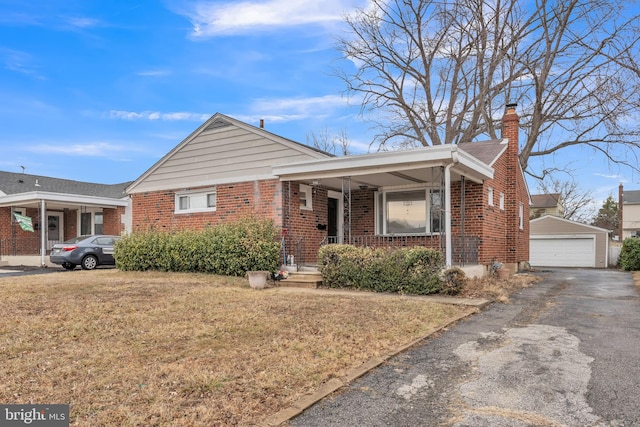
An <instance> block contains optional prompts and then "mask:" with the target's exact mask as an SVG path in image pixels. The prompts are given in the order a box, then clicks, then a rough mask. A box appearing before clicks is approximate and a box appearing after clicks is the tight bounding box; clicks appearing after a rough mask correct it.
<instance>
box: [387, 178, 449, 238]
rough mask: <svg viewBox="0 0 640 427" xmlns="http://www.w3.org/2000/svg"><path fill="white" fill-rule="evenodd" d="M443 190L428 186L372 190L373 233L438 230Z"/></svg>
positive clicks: (441, 220) (392, 233)
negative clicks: (374, 202) (373, 203)
mask: <svg viewBox="0 0 640 427" xmlns="http://www.w3.org/2000/svg"><path fill="white" fill-rule="evenodd" d="M443 196H444V192H440V191H439V190H432V189H428V188H415V189H406V190H383V191H379V192H377V194H376V207H375V210H376V234H378V235H411V234H427V233H438V232H440V231H441V230H442V229H443V227H444V209H443V207H444V199H443Z"/></svg>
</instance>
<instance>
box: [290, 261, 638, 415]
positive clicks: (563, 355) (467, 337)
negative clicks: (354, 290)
mask: <svg viewBox="0 0 640 427" xmlns="http://www.w3.org/2000/svg"><path fill="white" fill-rule="evenodd" d="M538 274H539V275H541V276H542V277H543V278H544V280H543V281H541V282H540V283H538V284H536V285H535V286H533V287H532V288H529V289H525V290H523V291H521V292H519V293H518V294H516V295H514V296H513V297H512V302H511V303H509V304H493V305H492V306H490V307H489V308H487V309H485V311H483V312H482V313H480V314H478V315H475V316H472V317H470V318H468V319H466V320H464V321H461V322H459V323H458V324H457V325H455V326H452V327H450V328H449V330H448V331H446V332H444V333H441V334H440V335H439V336H437V337H433V338H432V339H429V340H427V341H426V342H425V343H424V344H423V345H420V346H417V347H414V348H413V349H411V350H409V351H407V352H406V353H403V354H401V355H399V356H397V357H395V358H392V359H390V360H389V361H388V362H387V363H385V364H383V365H382V366H380V367H379V368H377V369H375V370H373V371H371V372H370V373H368V374H366V375H365V376H363V377H361V378H360V379H358V380H356V381H355V382H353V383H351V384H350V385H349V386H347V387H345V388H343V389H341V390H339V391H338V392H336V393H334V394H333V395H331V396H330V397H328V398H326V399H324V400H322V401H321V402H319V403H318V404H316V405H314V406H312V407H311V408H309V409H308V410H306V411H305V412H304V413H303V414H301V415H300V416H298V417H296V418H294V419H293V420H291V421H290V423H289V424H290V425H292V426H323V427H327V426H444V425H447V426H509V427H518V426H522V427H524V426H581V427H582V426H636V425H640V405H638V398H640V381H638V378H640V294H639V292H638V289H636V287H635V286H634V284H633V281H632V277H631V274H629V273H623V272H618V271H612V270H577V269H555V268H554V269H552V270H551V271H548V272H542V273H538Z"/></svg>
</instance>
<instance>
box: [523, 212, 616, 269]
mask: <svg viewBox="0 0 640 427" xmlns="http://www.w3.org/2000/svg"><path fill="white" fill-rule="evenodd" d="M608 253H609V230H606V229H604V228H599V227H594V226H592V225H586V224H581V223H579V222H575V221H570V220H568V219H564V218H560V217H557V216H551V215H545V216H543V217H540V218H536V219H532V220H531V221H530V235H529V258H530V261H529V262H530V264H531V266H533V267H594V268H606V267H607V265H608V259H607V256H608Z"/></svg>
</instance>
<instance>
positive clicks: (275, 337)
mask: <svg viewBox="0 0 640 427" xmlns="http://www.w3.org/2000/svg"><path fill="white" fill-rule="evenodd" d="M472 310H473V309H471V308H468V307H461V306H454V305H441V304H435V303H431V302H427V301H424V300H423V299H420V298H407V297H400V296H398V297H391V298H390V297H388V296H367V297H366V298H365V297H354V296H342V295H322V296H319V295H312V294H309V293H306V292H302V291H301V292H299V293H298V292H282V291H280V290H279V289H277V288H275V289H267V290H261V291H256V290H253V289H250V288H249V286H248V283H247V281H246V279H242V278H230V277H220V276H208V275H202V274H197V275H196V274H177V273H156V272H147V273H133V272H120V271H118V270H115V269H105V270H95V271H80V270H77V271H71V272H60V273H52V274H43V275H33V276H23V277H6V278H0V315H1V316H2V322H0V358H1V360H2V364H1V365H0V366H1V368H0V372H1V373H2V375H1V377H2V382H1V383H0V402H2V403H5V404H7V403H38V404H52V403H69V404H70V408H71V425H78V426H87V425H93V426H102V425H109V426H111V425H118V426H134V425H157V426H168V425H179V426H213V425H252V424H256V423H259V422H261V421H262V420H264V419H265V418H266V417H267V416H269V415H271V414H274V413H276V412H277V411H279V410H282V409H284V408H286V407H289V406H290V405H291V404H292V403H293V402H294V401H295V400H296V399H298V398H300V397H301V396H303V395H304V394H307V393H309V392H312V391H314V390H316V389H318V388H319V387H320V386H321V385H322V384H323V383H325V382H327V381H328V380H330V379H332V378H340V377H341V376H343V375H345V373H346V372H347V371H349V370H350V369H352V368H354V367H357V366H360V365H361V364H362V363H363V362H365V361H367V360H369V359H370V358H372V357H376V356H381V355H386V354H388V353H389V352H390V351H393V349H395V348H398V347H400V346H402V345H404V344H407V343H410V342H412V341H413V340H415V339H416V338H418V337H422V336H424V335H426V334H428V333H429V332H430V331H433V330H434V329H436V328H438V327H439V326H441V325H444V324H446V323H448V322H450V321H451V319H454V318H457V317H459V316H460V315H462V314H464V313H469V312H471V311H472Z"/></svg>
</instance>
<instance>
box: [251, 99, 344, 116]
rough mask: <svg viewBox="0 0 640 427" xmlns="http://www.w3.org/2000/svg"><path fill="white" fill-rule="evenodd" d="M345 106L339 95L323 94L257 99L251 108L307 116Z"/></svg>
mask: <svg viewBox="0 0 640 427" xmlns="http://www.w3.org/2000/svg"><path fill="white" fill-rule="evenodd" d="M346 106H347V101H346V100H345V99H344V98H342V97H341V96H338V95H325V96H315V97H311V98H282V99H257V100H256V101H254V102H253V104H252V106H251V109H252V110H258V111H265V112H272V113H273V112H280V113H285V112H286V113H287V114H289V115H293V116H299V117H309V116H318V115H322V114H326V113H329V112H333V111H335V110H337V109H340V108H344V107H346Z"/></svg>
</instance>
